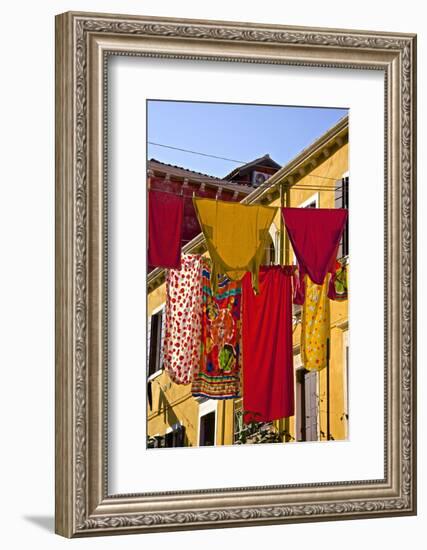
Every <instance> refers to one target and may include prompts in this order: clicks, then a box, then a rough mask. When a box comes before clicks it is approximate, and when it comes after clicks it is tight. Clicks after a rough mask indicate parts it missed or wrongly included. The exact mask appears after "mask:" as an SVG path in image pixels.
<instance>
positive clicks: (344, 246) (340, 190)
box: [335, 176, 349, 258]
mask: <svg viewBox="0 0 427 550" xmlns="http://www.w3.org/2000/svg"><path fill="white" fill-rule="evenodd" d="M348 185H349V179H348V176H347V177H345V178H342V179H340V180H338V181H337V182H336V185H335V208H347V209H348V207H349V201H348V198H349V192H348ZM348 236H349V234H348V219H347V222H346V225H345V228H344V232H343V236H342V238H341V242H340V245H339V247H338V254H337V258H342V257H344V256H347V255H348V251H349V246H348V244H349V243H348V240H349V239H348Z"/></svg>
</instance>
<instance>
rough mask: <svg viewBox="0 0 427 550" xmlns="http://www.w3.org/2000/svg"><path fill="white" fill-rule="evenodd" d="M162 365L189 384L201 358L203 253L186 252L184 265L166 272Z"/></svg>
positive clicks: (172, 376) (172, 375)
mask: <svg viewBox="0 0 427 550" xmlns="http://www.w3.org/2000/svg"><path fill="white" fill-rule="evenodd" d="M165 323H166V326H165V338H164V344H163V366H164V368H165V370H166V372H167V373H168V374H169V376H170V378H171V379H172V380H173V381H174V382H176V383H177V384H190V383H191V381H192V379H193V373H194V370H197V368H198V364H199V360H200V338H201V331H202V279H201V256H197V255H192V254H186V255H183V256H182V258H181V269H180V270H178V269H171V270H169V271H167V273H166V308H165Z"/></svg>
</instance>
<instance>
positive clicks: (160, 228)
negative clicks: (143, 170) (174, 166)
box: [148, 190, 184, 269]
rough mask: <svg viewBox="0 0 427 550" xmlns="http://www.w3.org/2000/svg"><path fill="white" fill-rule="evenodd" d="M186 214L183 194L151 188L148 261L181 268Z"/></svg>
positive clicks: (170, 267)
mask: <svg viewBox="0 0 427 550" xmlns="http://www.w3.org/2000/svg"><path fill="white" fill-rule="evenodd" d="M183 214H184V201H183V199H182V197H179V196H176V195H173V194H172V193H163V192H161V191H152V190H150V191H149V192H148V265H149V266H151V267H165V268H169V269H180V267H181V235H182V220H183Z"/></svg>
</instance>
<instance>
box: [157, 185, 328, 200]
mask: <svg viewBox="0 0 427 550" xmlns="http://www.w3.org/2000/svg"><path fill="white" fill-rule="evenodd" d="M296 187H297V188H298V189H295V188H296ZM254 189H259V187H255V188H254ZM151 190H152V191H158V192H159V193H168V194H169V195H175V196H176V197H184V198H186V199H189V198H192V197H193V190H190V192H189V193H184V190H182V191H181V192H180V193H175V192H174V191H168V190H167V189H158V188H155V189H152V188H151ZM293 190H296V191H299V190H307V191H330V192H331V191H336V188H335V187H326V186H325V187H315V186H308V185H298V184H296V185H293V186H292V188H291V189H290V191H293ZM226 191H228V189H226ZM236 191H237V192H238V193H240V191H238V190H237V189H236ZM217 194H218V193H217ZM196 196H197V192H196Z"/></svg>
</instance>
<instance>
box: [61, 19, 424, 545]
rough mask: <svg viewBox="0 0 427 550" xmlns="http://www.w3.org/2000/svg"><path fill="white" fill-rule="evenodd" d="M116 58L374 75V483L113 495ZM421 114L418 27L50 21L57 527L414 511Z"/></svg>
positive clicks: (205, 524)
mask: <svg viewBox="0 0 427 550" xmlns="http://www.w3.org/2000/svg"><path fill="white" fill-rule="evenodd" d="M110 55H132V56H148V57H168V58H184V59H198V60H206V61H210V62H212V61H228V62H245V63H254V64H256V63H274V64H293V65H299V66H311V67H313V66H314V67H340V68H342V67H345V68H348V69H360V68H364V69H372V70H380V71H383V72H384V75H385V103H384V116H385V125H386V139H385V151H384V153H385V156H384V159H385V174H386V177H385V192H386V193H385V196H386V204H385V229H386V231H385V233H386V239H385V256H386V261H385V281H386V295H385V312H384V315H385V327H386V331H385V332H386V335H385V336H386V338H385V340H386V345H385V348H386V349H385V352H386V353H385V356H386V361H385V397H386V399H385V419H386V421H385V426H384V437H385V457H384V459H385V460H384V462H385V477H384V479H378V480H377V479H375V480H366V481H361V482H354V481H349V482H343V483H321V484H302V485H298V486H296V485H293V486H290V485H288V486H286V485H283V486H268V487H243V488H239V489H218V490H199V491H181V492H169V493H146V494H132V495H108V491H107V476H106V471H107V460H108V457H107V452H106V448H107V401H106V397H107V392H106V387H107V363H106V355H107V354H106V265H107V255H106V238H107V235H106V204H107V196H106V179H107V172H106V154H107V153H106V151H107V140H106V135H107V133H106V126H107V116H106V112H107V109H106V106H107V91H108V89H107V85H106V82H107V60H108V56H110ZM254 70H256V68H255V67H254ZM415 114H416V36H415V35H412V34H401V33H383V32H381V33H378V32H367V31H354V30H350V31H349V30H337V29H333V30H332V29H317V28H316V29H315V28H303V27H284V26H278V25H264V24H263V25H258V24H253V23H236V22H224V21H197V20H182V19H165V18H154V17H136V16H124V15H108V14H90V13H72V12H68V13H65V14H62V15H58V16H57V17H56V391H55V394H56V395H55V398H56V417H55V422H56V508H55V530H56V532H57V533H58V534H60V535H63V536H65V537H78V536H89V535H106V534H121V533H122V534H123V533H135V532H149V531H172V530H178V529H202V528H215V527H216V528H219V527H232V526H249V525H265V524H277V523H287V522H303V521H325V520H338V519H350V518H368V517H384V516H397V515H413V514H415V513H416V416H415V414H416V401H415V397H416V392H415V384H416V370H415V367H416V257H415V251H416V213H415V207H416V190H415V176H416V159H415V151H416V133H415V132H416V129H415Z"/></svg>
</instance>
